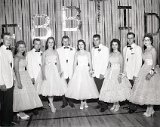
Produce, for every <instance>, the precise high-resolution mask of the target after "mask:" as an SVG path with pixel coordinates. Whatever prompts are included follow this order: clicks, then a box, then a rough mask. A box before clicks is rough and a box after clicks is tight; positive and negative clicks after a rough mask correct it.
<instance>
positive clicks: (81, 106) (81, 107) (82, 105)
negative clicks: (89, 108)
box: [80, 102, 84, 110]
mask: <svg viewBox="0 0 160 127" xmlns="http://www.w3.org/2000/svg"><path fill="white" fill-rule="evenodd" d="M83 108H84V102H81V105H80V109H81V110H82V109H83Z"/></svg>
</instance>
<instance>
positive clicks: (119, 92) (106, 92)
mask: <svg viewBox="0 0 160 127" xmlns="http://www.w3.org/2000/svg"><path fill="white" fill-rule="evenodd" d="M121 60H122V56H121V54H118V55H111V56H110V58H109V63H110V64H111V65H110V67H109V68H108V69H107V73H106V75H105V79H104V82H103V85H102V88H101V91H100V96H99V100H102V101H104V102H108V103H115V102H119V101H120V102H121V101H124V100H127V99H129V97H130V90H131V84H130V82H129V80H128V79H127V77H123V78H122V82H121V83H119V82H118V77H119V74H120V63H121Z"/></svg>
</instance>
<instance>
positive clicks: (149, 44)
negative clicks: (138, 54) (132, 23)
mask: <svg viewBox="0 0 160 127" xmlns="http://www.w3.org/2000/svg"><path fill="white" fill-rule="evenodd" d="M143 41H144V45H145V46H146V47H148V46H151V45H152V42H151V40H150V38H149V37H145V38H144V40H143Z"/></svg>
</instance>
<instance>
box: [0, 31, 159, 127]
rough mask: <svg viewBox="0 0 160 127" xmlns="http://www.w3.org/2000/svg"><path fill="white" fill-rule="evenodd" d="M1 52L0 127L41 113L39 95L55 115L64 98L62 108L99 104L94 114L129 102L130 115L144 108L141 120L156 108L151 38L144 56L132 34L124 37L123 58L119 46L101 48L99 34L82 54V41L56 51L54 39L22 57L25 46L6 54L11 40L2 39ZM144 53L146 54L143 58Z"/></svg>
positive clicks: (21, 43)
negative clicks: (76, 102)
mask: <svg viewBox="0 0 160 127" xmlns="http://www.w3.org/2000/svg"><path fill="white" fill-rule="evenodd" d="M2 40H3V44H2V45H1V47H0V120H1V121H0V124H1V125H2V126H9V125H12V121H13V112H16V114H17V117H19V118H21V119H23V120H26V119H29V117H30V116H29V115H27V114H26V113H25V111H27V110H32V109H37V108H39V107H42V106H43V104H42V101H41V99H40V97H39V95H42V96H45V97H47V98H48V103H49V106H50V109H51V112H53V113H54V112H56V107H55V106H54V103H53V102H54V101H53V100H54V96H62V106H61V108H65V107H66V106H68V105H69V106H70V107H72V108H74V107H75V105H74V99H75V100H80V102H81V104H80V109H81V110H83V109H86V108H88V104H87V100H88V99H95V100H96V101H97V106H96V107H95V108H96V109H100V112H104V111H105V110H107V109H108V103H113V106H112V107H111V108H110V110H112V111H114V112H117V111H118V110H119V108H120V104H119V102H122V101H126V100H128V102H127V103H128V105H129V113H133V112H134V111H136V109H137V106H136V105H147V109H146V112H144V116H146V117H150V116H152V115H153V114H154V112H155V111H154V109H153V106H154V105H160V99H159V97H160V69H159V67H158V66H157V64H156V59H157V53H156V49H155V48H154V46H153V37H152V35H151V34H146V35H145V36H144V38H143V42H144V50H142V48H141V47H140V46H138V45H137V44H136V43H135V34H134V33H133V32H129V33H128V34H127V45H126V46H125V47H124V48H123V52H121V42H120V40H118V39H113V40H112V41H111V42H110V48H108V47H107V46H105V45H103V44H102V43H101V37H100V35H99V34H95V35H94V36H93V48H92V49H91V51H90V52H89V51H87V50H86V43H85V41H84V40H82V39H81V40H78V41H77V48H74V47H72V46H70V38H69V37H68V36H63V37H62V46H61V47H60V48H56V42H55V39H54V38H53V37H49V38H48V39H47V41H46V43H45V51H43V52H42V50H41V40H40V39H38V38H35V39H34V40H33V49H32V50H31V51H29V52H27V53H26V44H25V42H24V41H22V40H21V41H18V42H16V45H15V51H14V54H12V52H11V50H10V46H11V35H10V34H9V33H3V34H2ZM143 51H144V52H143Z"/></svg>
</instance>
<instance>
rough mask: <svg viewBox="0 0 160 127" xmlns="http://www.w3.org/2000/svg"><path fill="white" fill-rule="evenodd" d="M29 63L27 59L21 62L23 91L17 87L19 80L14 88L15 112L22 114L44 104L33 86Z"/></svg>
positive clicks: (20, 70)
mask: <svg viewBox="0 0 160 127" xmlns="http://www.w3.org/2000/svg"><path fill="white" fill-rule="evenodd" d="M26 66H27V62H26V60H25V59H21V60H20V61H19V73H20V80H21V84H22V89H19V88H18V87H17V80H16V83H15V87H14V96H13V111H14V112H20V111H25V110H31V109H34V108H39V107H42V106H43V105H42V102H41V100H40V98H39V96H38V93H37V91H36V90H35V87H34V85H33V84H32V81H31V78H30V76H29V73H28V72H27V70H26Z"/></svg>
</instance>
